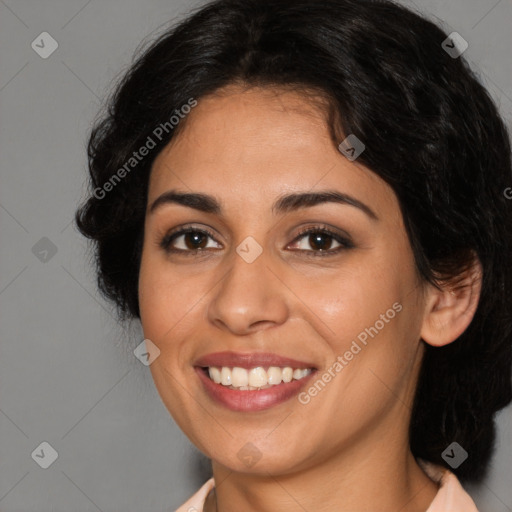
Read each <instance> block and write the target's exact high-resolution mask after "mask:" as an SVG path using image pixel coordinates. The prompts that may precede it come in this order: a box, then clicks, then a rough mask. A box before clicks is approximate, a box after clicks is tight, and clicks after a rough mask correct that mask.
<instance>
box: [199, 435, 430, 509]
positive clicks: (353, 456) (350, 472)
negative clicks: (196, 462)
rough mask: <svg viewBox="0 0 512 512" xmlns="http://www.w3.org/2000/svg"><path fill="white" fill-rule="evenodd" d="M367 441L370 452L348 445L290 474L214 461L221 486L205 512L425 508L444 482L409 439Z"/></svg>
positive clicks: (216, 479) (215, 473) (214, 473)
mask: <svg viewBox="0 0 512 512" xmlns="http://www.w3.org/2000/svg"><path fill="white" fill-rule="evenodd" d="M395 434H396V433H395ZM393 441H394V442H393ZM354 444H357V443H354ZM363 444H364V445H365V447H366V452H365V453H361V452H360V451H358V450H357V449H355V448H349V449H348V450H346V449H344V450H343V451H342V452H341V453H339V454H334V455H333V456H332V457H331V458H330V459H329V460H327V461H326V460H323V461H322V463H321V464H318V465H316V466H314V467H308V468H307V469H304V470H302V471H300V472H294V473H288V474H285V475H272V474H270V473H268V472H266V471H263V473H259V474H254V473H239V472H233V471H232V470H230V469H229V468H227V467H225V466H222V465H220V464H218V463H217V462H215V461H214V462H213V475H214V479H215V482H216V488H215V490H214V491H213V492H212V493H210V495H209V496H208V498H207V500H206V502H205V507H204V511H205V512H235V511H239V510H244V511H246V512H271V511H275V510H276V508H278V509H279V510H290V511H291V510H297V511H302V510H315V511H316V512H324V511H325V512H327V511H332V510H339V511H341V512H344V511H354V510H379V512H396V511H397V510H400V512H425V511H426V510H427V509H428V507H429V505H430V503H431V502H432V500H433V499H434V497H435V495H436V493H437V491H438V485H437V484H436V483H434V482H433V481H432V480H431V479H430V478H429V477H428V476H427V475H426V474H425V473H424V471H423V470H422V469H421V467H420V466H419V465H418V464H417V462H416V460H415V459H414V457H413V455H412V453H411V452H410V450H409V447H408V443H402V445H403V446H402V448H403V449H402V450H400V449H399V447H398V446H397V442H396V438H395V439H394V440H393V438H392V437H391V438H390V439H383V438H381V439H380V442H379V443H376V444H375V445H373V446H369V445H368V444H367V442H366V443H363ZM276 504H279V506H278V507H276Z"/></svg>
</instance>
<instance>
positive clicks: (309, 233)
mask: <svg viewBox="0 0 512 512" xmlns="http://www.w3.org/2000/svg"><path fill="white" fill-rule="evenodd" d="M208 239H211V240H212V241H213V242H214V244H213V246H212V245H208V242H209V241H208ZM302 240H304V241H303V242H301V241H302ZM333 243H334V244H338V246H337V247H336V246H335V247H334V249H333V248H332V247H333ZM215 244H216V242H215V237H214V235H213V233H212V232H210V231H209V230H207V229H198V228H194V227H185V228H181V229H179V230H176V231H174V232H171V233H169V234H167V235H165V236H164V238H163V239H162V240H161V242H160V244H159V245H160V246H161V247H162V249H164V250H165V251H166V252H168V253H175V254H176V253H179V254H182V255H184V256H193V255H198V254H199V253H201V252H203V251H204V252H205V253H207V252H209V251H207V250H208V249H210V250H211V249H219V248H221V247H218V246H216V245H215ZM301 244H303V245H302V246H301ZM308 244H309V246H310V247H311V248H312V250H310V249H307V247H304V246H305V245H308ZM293 245H295V246H296V247H293ZM297 245H298V247H297ZM288 247H292V249H293V250H297V251H299V252H303V253H310V254H308V256H315V257H316V256H332V255H335V254H338V253H339V252H341V251H343V250H346V249H350V248H353V247H354V244H353V243H352V242H351V240H350V239H349V238H348V237H347V236H344V235H342V234H340V233H336V232H334V231H332V230H330V229H329V228H327V227H325V226H314V227H308V228H306V229H303V230H302V231H301V232H300V233H299V235H298V236H297V237H296V238H295V240H294V241H293V242H292V245H291V246H288Z"/></svg>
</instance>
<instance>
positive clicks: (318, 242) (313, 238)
mask: <svg viewBox="0 0 512 512" xmlns="http://www.w3.org/2000/svg"><path fill="white" fill-rule="evenodd" d="M301 240H303V242H302V243H303V245H302V247H300V241H301ZM297 242H299V247H298V250H299V251H305V252H309V253H311V254H310V255H311V256H315V257H316V256H332V255H333V254H338V253H339V252H341V251H343V250H345V249H351V248H353V247H354V244H353V243H352V242H351V241H350V240H349V238H348V237H346V236H343V235H341V234H340V233H336V232H334V231H331V230H330V229H328V228H326V227H319V226H315V227H309V228H306V229H304V230H302V231H301V232H300V233H299V235H298V236H297V237H296V238H295V240H294V241H293V243H294V244H295V245H297ZM333 243H335V244H338V246H337V247H336V246H335V247H334V249H333V248H332V247H333ZM307 245H309V246H310V247H312V249H313V250H308V249H307V247H305V246H307Z"/></svg>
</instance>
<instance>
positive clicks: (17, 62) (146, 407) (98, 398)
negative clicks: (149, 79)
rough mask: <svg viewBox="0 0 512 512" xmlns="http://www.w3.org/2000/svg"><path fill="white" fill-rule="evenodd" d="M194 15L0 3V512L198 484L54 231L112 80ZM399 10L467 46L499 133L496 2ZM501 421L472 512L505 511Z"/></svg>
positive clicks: (190, 457)
mask: <svg viewBox="0 0 512 512" xmlns="http://www.w3.org/2000/svg"><path fill="white" fill-rule="evenodd" d="M201 3H202V2H185V1H184V0H165V1H164V0H151V1H142V0H124V1H121V0H108V1H103V2H101V1H100V0H90V1H87V0H66V1H64V0H51V1H50V0H46V1H38V0H32V1H28V0H26V1H25V0H0V16H1V18H0V20H1V21H0V52H1V73H0V77H1V78H0V102H1V106H0V108H1V120H2V122H1V126H0V148H1V173H2V185H3V186H2V189H1V194H0V215H1V221H0V222H1V229H2V244H1V249H0V250H1V255H0V261H1V277H0V308H1V311H2V328H1V336H2V338H1V340H2V342H1V345H0V347H1V357H0V390H1V397H0V398H1V402H0V433H1V438H0V450H1V451H0V510H1V511H2V512H14V511H19V512H29V511H30V512H32V511H34V512H36V511H37V512H49V511H61V512H70V511H73V512H74V511H77V512H82V511H83V512H86V511H98V510H99V511H103V512H107V511H120V510H123V511H124V512H135V511H144V512H157V511H170V510H174V508H176V507H177V506H178V505H180V504H181V503H182V502H183V501H184V500H185V499H186V498H187V497H188V496H189V495H190V494H191V493H192V492H194V491H195V490H196V489H197V487H198V486H199V485H200V484H202V483H203V481H204V480H205V479H206V477H207V474H208V469H207V461H206V460H205V459H204V457H201V456H199V455H198V454H197V451H196V450H195V448H194V447H193V446H192V445H191V444H190V443H189V441H188V440H187V438H186V437H185V436H184V435H183V434H182V433H181V431H180V430H179V429H178V428H177V426H176V425H175V424H174V422H173V420H172V419H171V418H170V416H169V414H168V412H167V410H166V409H165V407H164V406H163V404H162V403H161V401H160V398H159V396H158V394H157V392H156V390H155V389H154V386H153V383H152V379H151V374H150V372H149V369H148V368H147V367H145V366H144V365H142V364H141V363H140V362H139V361H138V360H137V359H136V358H135V357H134V355H133V353H132V351H133V349H134V348H135V346H137V345H138V344H139V343H140V342H141V340H142V335H141V330H140V327H139V326H138V325H137V324H132V325H127V326H119V325H117V323H116V321H115V320H114V318H113V315H112V309H111V306H110V305H108V304H106V303H105V302H104V301H103V300H102V299H101V298H100V297H99V296H98V293H97V291H96V287H95V276H94V273H93V269H92V266H91V265H90V258H89V257H87V256H86V252H85V251H86V247H87V244H86V242H85V240H83V239H82V237H81V236H79V234H78V233H77V232H76V231H75V229H74V227H73V225H71V224H70V222H71V220H72V218H73V214H74V210H75V208H76V206H77V203H78V202H79V201H80V200H81V199H82V198H83V195H84V193H85V178H86V174H85V173H86V159H85V141H86V137H87V132H88V130H89V128H90V125H91V122H92V120H93V117H94V115H95V114H96V112H97V110H98V108H99V106H100V102H101V99H102V98H104V97H105V94H106V93H107V91H108V88H109V85H110V84H111V81H112V79H114V78H115V77H116V76H118V75H119V74H120V73H121V72H122V71H123V70H125V69H126V67H127V66H128V65H129V63H130V60H131V57H132V54H133V52H134V50H135V49H136V48H137V46H138V45H139V44H140V42H141V41H142V40H143V39H144V38H148V37H149V38H150V39H151V38H152V37H154V36H156V35H157V34H158V33H160V32H161V31H162V30H163V29H164V28H165V27H164V26H163V24H165V23H166V22H167V20H172V19H174V20H176V19H177V18H180V19H181V18H182V17H184V16H185V15H186V13H187V12H188V10H189V9H190V8H191V7H193V6H195V5H200V4H201ZM407 4H408V5H413V4H412V2H407ZM414 5H415V6H416V8H417V9H418V10H419V11H421V12H423V13H425V14H427V15H428V16H429V17H431V18H432V19H434V20H437V21H438V22H439V23H441V24H442V26H443V28H444V29H445V30H446V31H447V32H448V33H450V32H452V31H457V32H459V33H460V34H461V35H462V36H463V37H464V38H465V39H466V40H467V41H468V42H469V49H468V50H467V51H466V53H465V54H464V55H465V57H466V58H467V59H468V60H469V62H470V63H471V64H472V66H473V68H474V69H476V70H478V72H479V73H480V75H481V77H482V81H483V83H484V84H485V85H486V86H487V87H488V89H489V90H490V92H491V93H492V95H493V97H494V98H495V99H496V101H497V102H498V104H499V105H500V108H501V110H502V112H503V115H504V116H505V118H506V119H507V122H508V124H509V126H510V124H511V123H510V120H511V119H512V100H511V97H512V80H511V76H512V73H511V69H512V59H511V58H510V53H511V48H512V44H511V43H512V35H511V31H510V26H511V24H512V2H511V0H501V1H497V0H478V1H477V0H472V1H469V0H457V1H451V2H447V1H445V0H442V1H441V0H425V1H421V0H415V2H414ZM44 31H46V32H49V33H50V34H51V36H52V37H53V38H55V40H56V41H57V42H58V45H59V46H58V49H57V50H56V51H55V52H54V53H53V54H52V55H51V56H50V57H49V58H47V59H43V58H41V57H40V56H39V55H38V54H37V53H36V52H35V51H34V50H33V49H32V48H31V43H32V41H33V40H35V39H36V37H37V36H38V35H39V34H41V33H42V32H44ZM468 100H469V99H468ZM511 185H512V184H511ZM43 237H47V238H48V239H50V240H51V242H52V243H53V244H54V245H55V247H56V249H57V252H56V254H54V255H53V256H52V254H51V252H50V253H49V254H47V255H46V258H47V261H46V262H45V261H40V259H39V258H41V257H43V256H44V255H43V254H42V253H41V252H39V253H38V256H39V257H36V254H34V252H33V250H32V248H33V246H34V245H35V244H36V243H37V242H38V241H39V240H40V239H41V238H43ZM40 243H42V244H43V245H44V244H48V242H40ZM36 252H37V251H36ZM48 258H49V259H48ZM511 418H512V408H510V407H509V408H507V409H505V410H503V411H502V412H501V413H500V414H499V439H498V449H497V452H496V456H495V458H494V459H493V462H492V470H491V473H490V477H489V478H488V480H487V481H486V482H485V483H484V484H483V485H481V486H479V487H478V488H468V490H469V492H470V493H471V494H472V496H473V497H474V499H475V501H476V503H477V505H478V506H479V508H480V510H481V511H482V512H484V511H485V512H505V511H511V510H512V492H511V487H510V474H511V473H512V464H511V461H512V448H511V447H512V442H511V441H512V425H511ZM43 441H47V442H49V443H50V445H52V446H53V447H54V448H55V449H56V450H57V452H58V458H57V460H56V461H55V462H54V463H53V464H52V465H51V466H50V467H49V468H48V469H42V468H40V467H39V466H38V465H37V464H36V463H35V462H34V460H33V459H32V457H31V454H32V452H33V451H34V450H35V449H36V448H37V447H38V446H39V445H40V443H41V442H43Z"/></svg>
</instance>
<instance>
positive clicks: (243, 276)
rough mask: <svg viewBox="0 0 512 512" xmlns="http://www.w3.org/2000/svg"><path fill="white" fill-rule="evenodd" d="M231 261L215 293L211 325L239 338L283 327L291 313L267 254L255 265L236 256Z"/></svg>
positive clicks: (257, 260)
mask: <svg viewBox="0 0 512 512" xmlns="http://www.w3.org/2000/svg"><path fill="white" fill-rule="evenodd" d="M232 260H233V261H232V263H231V262H230V263H231V266H230V268H229V269H228V271H227V273H226V274H225V276H224V278H222V279H221V281H220V283H219V284H218V286H216V287H215V288H214V289H213V291H212V296H211V297H212V298H211V301H210V303H209V307H208V318H209V320H210V322H212V323H213V324H214V325H216V326H217V327H218V328H220V329H223V330H227V331H229V332H230V333H232V334H236V335H244V334H250V333H253V332H256V331H258V330H260V329H265V328H268V327H271V326H276V325H280V324H282V323H284V322H285V321H286V319H287V318H288V313H289V307H288V304H287V295H286V293H285V290H286V287H285V285H284V284H283V283H282V282H281V281H280V280H279V279H278V278H277V276H276V275H275V274H274V272H273V270H272V269H271V268H270V266H269V261H268V258H267V257H266V254H265V251H263V253H262V254H261V255H260V256H259V257H258V258H257V259H256V260H255V261H253V262H252V263H248V262H247V261H245V260H244V259H243V258H242V257H240V256H239V255H238V254H237V253H234V255H233V258H232Z"/></svg>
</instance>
